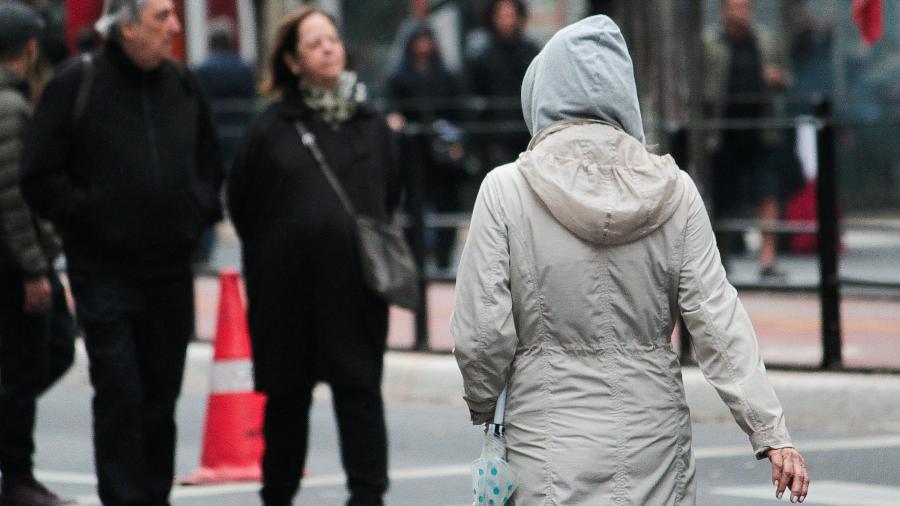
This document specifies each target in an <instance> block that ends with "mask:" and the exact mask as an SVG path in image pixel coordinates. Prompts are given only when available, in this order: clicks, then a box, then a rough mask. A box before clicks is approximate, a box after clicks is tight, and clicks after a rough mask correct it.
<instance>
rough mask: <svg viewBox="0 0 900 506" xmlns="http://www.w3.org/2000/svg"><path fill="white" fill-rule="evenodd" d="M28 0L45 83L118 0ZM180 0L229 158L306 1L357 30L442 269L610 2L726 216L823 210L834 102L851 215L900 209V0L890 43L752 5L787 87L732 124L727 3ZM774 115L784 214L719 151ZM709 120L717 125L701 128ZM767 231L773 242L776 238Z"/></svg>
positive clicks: (669, 130) (806, 6) (836, 16)
mask: <svg viewBox="0 0 900 506" xmlns="http://www.w3.org/2000/svg"><path fill="white" fill-rule="evenodd" d="M29 3H30V4H32V5H33V6H34V7H35V8H37V9H38V10H39V11H40V12H41V13H42V15H43V16H44V17H45V18H46V21H47V22H48V26H49V28H50V29H48V30H46V31H45V35H44V40H43V41H42V43H43V46H44V48H43V51H42V55H43V57H44V59H45V64H44V65H43V66H42V69H43V71H42V72H39V75H37V76H36V80H37V81H40V80H42V79H44V78H46V76H47V75H48V73H49V72H50V69H51V68H52V66H53V65H54V64H56V63H59V62H60V61H62V60H63V59H65V58H67V57H70V56H73V55H77V54H79V53H80V52H84V51H88V50H90V49H92V48H94V47H96V46H97V44H98V43H99V38H98V37H97V36H96V34H95V33H94V32H93V30H92V28H91V27H92V25H93V23H94V21H95V20H96V19H97V17H98V16H99V14H100V11H101V8H102V3H103V2H102V0H68V1H62V0H36V1H31V2H29ZM175 3H176V7H177V8H178V9H179V10H180V13H179V14H180V16H181V17H182V19H183V20H184V30H183V32H182V34H181V35H180V37H179V40H178V41H177V48H176V54H178V55H179V56H180V57H181V58H183V59H184V61H185V62H186V63H187V64H188V65H190V66H191V67H192V68H194V69H196V70H197V73H198V75H199V77H200V79H201V81H202V83H203V84H204V86H205V88H206V90H207V92H208V94H209V95H210V97H211V99H212V101H213V104H214V111H215V115H216V121H217V124H218V130H219V134H220V136H221V138H222V144H223V147H224V154H225V158H226V160H227V159H228V158H230V156H231V154H232V153H233V150H234V148H235V145H236V144H237V142H238V141H239V139H240V137H241V135H242V133H243V131H244V128H245V127H246V125H247V124H248V123H249V122H250V121H251V120H252V118H253V117H254V114H256V113H257V111H259V110H260V109H261V107H262V103H263V99H262V98H260V97H259V96H258V94H257V91H256V90H257V86H256V84H257V82H258V80H259V77H260V76H259V72H258V63H259V62H261V61H262V60H263V55H265V54H266V52H267V49H268V48H267V44H268V41H270V40H271V39H272V37H271V35H272V32H273V30H274V28H275V24H276V22H277V20H278V19H279V18H281V16H282V15H283V14H284V13H286V12H288V11H290V10H291V9H293V8H296V7H297V6H299V5H301V4H302V3H311V4H314V5H316V6H318V7H320V8H323V9H324V10H326V11H328V12H332V13H334V15H335V17H336V18H337V20H338V21H339V23H340V24H341V30H342V33H343V34H344V36H345V37H346V43H347V46H348V51H349V58H350V66H351V68H353V69H354V70H356V71H357V72H358V73H359V75H360V77H361V79H362V80H363V81H364V82H365V83H366V84H367V85H368V86H369V89H370V92H371V96H372V97H373V98H374V99H375V101H376V103H377V104H378V106H379V107H380V108H381V109H382V110H383V111H384V112H385V113H386V114H387V116H388V120H389V124H390V126H391V127H392V128H393V129H394V130H395V131H397V132H398V133H399V134H401V135H400V139H401V142H400V144H399V145H400V150H401V154H402V160H403V161H404V165H405V168H406V171H407V173H408V174H410V175H411V176H410V177H411V180H410V181H411V186H410V188H411V189H416V188H417V189H418V190H415V191H417V192H418V195H419V196H420V197H421V199H420V200H421V201H416V200H417V199H416V198H412V199H408V200H409V201H412V202H408V204H411V205H412V206H413V207H415V208H416V209H415V210H417V209H418V208H421V209H422V210H423V211H424V215H425V216H426V218H425V221H424V223H425V224H426V225H427V226H429V227H428V232H427V233H426V236H425V242H426V245H427V246H428V248H427V249H428V251H429V256H428V272H429V273H430V274H431V276H432V277H437V278H442V277H445V278H450V277H452V275H453V272H452V267H453V265H454V254H455V251H456V244H457V243H458V241H457V235H458V232H457V230H458V229H459V228H462V227H463V226H464V224H465V223H466V216H465V213H466V212H467V211H468V210H470V209H471V204H472V202H473V200H474V196H475V192H476V191H477V188H478V185H479V183H480V181H481V179H482V177H483V176H484V174H485V173H486V172H487V171H489V170H490V169H492V168H494V167H495V166H497V165H500V164H502V163H506V162H509V161H512V160H514V159H515V157H516V156H517V154H518V153H519V152H520V151H522V150H524V149H525V147H526V146H527V142H528V139H529V137H528V135H527V131H526V130H525V126H524V123H523V121H522V118H521V113H520V99H519V86H520V83H521V76H522V74H523V73H524V71H525V68H526V67H527V65H528V63H529V62H530V60H531V58H532V57H533V56H534V55H535V54H536V52H537V50H538V49H539V48H540V46H541V45H542V43H544V42H546V40H547V39H548V38H549V37H550V35H552V34H553V33H554V32H555V31H556V30H557V29H559V28H560V27H562V26H565V25H566V24H568V23H570V22H572V21H574V20H577V19H580V18H582V17H584V16H586V15H589V14H595V13H603V14H607V15H610V16H611V17H612V18H613V19H615V20H616V21H617V22H618V24H619V25H620V26H622V28H623V31H624V33H625V36H626V39H627V40H628V43H629V45H630V47H631V51H632V54H633V58H634V61H635V68H636V74H637V76H636V77H637V84H638V89H639V94H640V96H641V102H642V103H641V106H642V112H643V115H644V118H645V122H646V124H645V130H646V131H647V134H648V139H647V140H648V144H650V145H653V146H658V147H657V150H658V151H659V152H670V153H672V154H673V156H675V158H676V159H677V160H678V161H679V163H680V165H681V166H682V168H684V169H685V170H689V171H691V172H692V174H693V175H694V177H695V179H697V180H698V181H699V182H700V183H701V187H702V188H704V193H706V196H707V199H708V200H710V201H711V202H712V205H713V206H714V208H716V209H718V210H719V212H716V213H714V215H715V216H716V217H719V218H741V217H744V218H768V219H771V218H779V217H780V218H784V217H785V216H786V215H787V216H788V217H790V216H791V215H790V213H793V216H794V217H797V218H799V219H803V218H814V217H815V216H814V215H813V216H809V215H808V213H807V214H806V215H804V214H803V212H802V211H800V210H798V209H800V208H801V207H802V204H803V202H802V198H801V196H800V194H801V193H802V192H803V190H804V188H805V187H806V186H807V182H808V181H809V180H812V179H814V175H815V170H816V168H815V157H814V156H811V152H810V150H814V147H812V148H811V147H809V146H808V145H807V146H806V147H805V148H804V144H803V141H802V137H803V135H802V134H801V135H799V136H798V135H797V133H796V132H798V131H802V129H801V130H797V128H796V127H797V124H798V122H797V120H796V118H798V117H801V116H803V115H811V114H814V113H815V111H816V105H817V104H819V103H820V102H821V101H822V100H823V99H829V100H830V101H831V102H832V103H833V104H834V117H835V118H840V121H841V122H843V124H844V126H845V128H842V129H841V132H840V135H839V138H838V139H837V141H838V144H837V146H838V148H837V152H838V159H837V160H835V162H836V164H837V168H838V171H837V172H838V175H839V187H840V189H841V205H842V211H843V212H844V213H846V214H847V215H850V216H856V215H863V216H883V215H890V214H892V211H894V210H896V209H898V208H900V143H896V142H894V140H895V139H896V138H897V133H898V126H897V125H896V121H892V120H893V119H894V118H896V116H897V114H898V112H900V30H898V26H900V23H898V22H897V21H898V18H900V1H895V0H884V2H883V3H882V9H881V12H880V14H879V17H880V19H879V20H878V22H879V23H880V26H881V27H882V30H883V34H882V35H881V36H880V37H879V38H878V39H877V43H874V44H873V43H872V42H875V41H874V40H869V41H867V40H866V38H865V37H862V36H861V35H860V31H859V26H862V25H860V22H861V20H859V19H857V22H856V24H854V16H853V12H854V9H858V8H859V5H857V4H865V3H866V2H853V1H852V0H756V1H754V2H752V4H751V3H750V2H747V4H748V5H750V6H751V7H750V8H751V10H752V12H751V16H752V19H751V20H750V21H751V22H752V24H753V26H754V27H755V29H756V28H758V29H759V30H762V31H764V32H765V33H767V34H768V35H769V36H771V39H772V41H773V42H774V44H775V45H776V47H778V48H779V52H780V53H779V54H780V56H781V59H780V60H779V62H780V63H779V64H780V67H781V68H780V71H782V72H783V73H784V74H783V76H782V77H783V79H781V80H780V83H779V86H778V87H777V88H778V89H777V94H775V95H772V94H768V93H763V91H760V90H757V92H756V95H754V91H753V90H752V89H751V90H749V92H748V93H746V100H747V101H748V103H751V104H752V103H756V104H763V103H765V104H766V105H767V107H766V109H765V112H764V113H759V114H757V115H756V117H755V118H754V119H756V120H759V121H756V122H751V123H750V124H747V125H745V126H738V127H735V126H734V125H733V124H729V122H728V121H727V120H729V119H733V115H732V114H730V113H728V114H724V115H723V114H719V115H718V117H716V114H714V113H713V111H712V110H711V109H712V108H713V107H712V106H711V104H710V96H709V95H710V94H709V92H708V90H706V91H704V88H709V82H710V79H711V77H710V76H711V72H712V73H714V72H715V71H716V70H715V68H714V66H715V61H712V62H711V61H710V60H709V54H708V53H709V40H708V39H709V34H710V33H715V30H716V29H717V27H721V26H722V25H723V24H724V21H723V20H724V16H723V14H724V13H723V12H722V11H723V5H725V3H723V2H722V1H721V0H644V1H640V2H635V1H626V0H560V1H553V0H523V1H518V0H517V1H512V0H503V1H496V0H466V1H462V0H367V1H366V2H351V1H342V0H319V1H317V2H316V1H314V2H300V1H298V0H269V1H265V2H263V1H259V0H198V1H191V2H186V1H177V2H175ZM704 34H706V35H705V36H706V37H707V41H706V42H704ZM751 88H752V86H751ZM691 90H695V91H696V92H695V93H693V94H692V93H691ZM732 91H734V90H732ZM745 91H747V90H745ZM732 98H733V97H732ZM752 107H753V106H752V105H751V109H752ZM750 116H751V117H752V116H754V113H752V112H751V113H750ZM717 120H718V121H717ZM722 120H725V121H722ZM766 122H769V123H766ZM766 125H768V126H769V127H770V128H771V129H777V130H779V131H780V132H779V133H780V134H781V135H780V138H781V140H780V144H779V149H777V150H774V151H773V152H774V154H773V155H772V157H771V158H769V159H768V160H767V161H766V162H765V163H766V165H767V166H769V167H773V168H774V176H773V177H774V178H775V179H777V181H775V182H774V183H773V182H771V181H768V179H771V178H769V177H768V176H772V174H767V175H765V177H762V178H756V177H755V176H754V178H755V179H754V183H757V184H761V185H762V187H764V188H766V187H769V186H773V185H774V188H775V189H777V191H767V192H766V193H771V194H773V195H772V196H773V197H774V198H775V200H776V201H777V202H775V203H774V204H775V206H774V207H769V208H768V210H766V208H765V206H764V205H763V204H765V202H763V200H760V199H756V200H757V202H754V201H753V199H752V198H749V201H748V202H738V204H742V205H734V204H735V203H734V202H732V198H731V197H729V196H728V193H729V192H731V193H733V194H739V195H742V198H741V199H739V200H741V201H743V200H748V199H745V198H743V196H747V195H749V196H751V197H752V196H753V194H755V193H759V192H756V191H754V190H753V189H752V188H751V189H750V190H749V191H747V189H746V188H743V187H730V188H729V187H728V185H726V188H725V189H724V190H722V188H721V186H722V185H721V184H718V183H717V182H716V177H715V172H716V165H717V164H719V163H720V162H721V161H720V160H717V159H716V157H715V156H714V155H715V153H714V151H715V149H710V147H709V145H708V144H709V139H710V137H711V136H713V135H714V132H716V131H727V130H729V129H734V128H737V130H739V131H741V130H742V131H745V132H746V131H763V130H764V128H763V127H764V126H766ZM699 130H703V132H705V133H704V135H702V136H701V135H690V132H697V131H699ZM798 146H799V148H798ZM760 181H762V182H761V183H760ZM770 183H771V184H770ZM722 191H724V192H725V194H726V196H724V197H723V196H722ZM717 193H718V195H717ZM792 199H794V200H793V202H792ZM798 199H800V200H798ZM715 200H718V202H715ZM761 203H762V204H761ZM757 205H759V206H760V207H756V206H757ZM792 206H793V207H792ZM798 206H799V207H798ZM415 210H414V211H415ZM460 213H462V214H460ZM773 213H774V215H773ZM765 243H766V241H765V238H764V239H763V241H762V246H761V247H762V249H763V250H764V249H765ZM726 244H727V248H728V250H730V251H733V252H739V251H741V250H743V249H745V248H746V245H745V244H744V241H742V240H737V241H728V242H727V243H726ZM207 245H208V247H207V248H206V250H205V251H204V252H201V253H200V259H201V260H202V259H203V257H206V256H208V254H209V252H210V251H211V248H212V245H213V238H212V237H211V236H210V238H209V241H208V242H207ZM754 247H759V246H754ZM778 247H779V248H780V251H785V250H788V249H790V248H791V247H793V248H795V250H797V251H798V252H799V251H800V250H802V248H803V246H802V245H798V244H794V245H793V246H792V245H791V244H790V243H789V240H788V239H787V238H785V239H783V240H781V241H780V243H779V244H778ZM763 255H766V253H765V252H763ZM769 263H772V262H769V261H768V260H766V259H761V261H760V267H761V268H762V271H761V272H760V274H761V276H764V275H766V274H773V275H775V276H778V275H780V273H779V272H777V271H775V272H765V268H766V267H767V266H768V265H767V264H769Z"/></svg>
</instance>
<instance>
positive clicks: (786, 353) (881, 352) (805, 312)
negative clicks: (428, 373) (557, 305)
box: [196, 278, 900, 369]
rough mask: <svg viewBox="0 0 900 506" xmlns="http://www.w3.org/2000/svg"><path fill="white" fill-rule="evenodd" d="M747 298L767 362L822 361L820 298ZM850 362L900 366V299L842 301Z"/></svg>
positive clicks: (409, 328)
mask: <svg viewBox="0 0 900 506" xmlns="http://www.w3.org/2000/svg"><path fill="white" fill-rule="evenodd" d="M196 287H197V335H198V336H199V337H200V338H201V339H210V338H211V337H212V334H213V332H214V331H215V318H216V305H217V303H218V280H216V279H214V278H198V280H197V284H196ZM741 300H743V302H744V306H745V307H746V308H747V312H748V313H749V314H750V318H751V319H752V320H753V323H754V325H755V327H756V332H757V335H758V338H759V342H760V348H761V349H762V352H763V357H764V359H765V361H766V363H769V364H785V365H816V364H818V363H819V361H820V360H821V355H822V350H821V337H820V321H819V302H818V298H817V297H816V296H815V295H797V294H772V293H758V292H752V293H744V294H742V295H741ZM428 303H429V332H430V345H431V348H432V349H433V350H436V351H448V350H450V349H451V348H452V347H453V340H452V338H451V336H450V331H449V325H448V323H449V321H450V314H451V311H452V307H453V285H452V284H432V285H431V286H430V287H429V289H428ZM841 314H842V328H843V352H844V364H845V365H846V366H847V367H862V368H871V367H889V368H896V369H900V302H897V301H887V300H862V299H849V300H844V301H843V302H842V304H841ZM413 340H414V328H413V316H412V313H410V312H409V311H405V310H402V309H396V308H394V309H391V323H390V331H389V344H390V346H391V347H392V348H408V347H410V346H412V343H413Z"/></svg>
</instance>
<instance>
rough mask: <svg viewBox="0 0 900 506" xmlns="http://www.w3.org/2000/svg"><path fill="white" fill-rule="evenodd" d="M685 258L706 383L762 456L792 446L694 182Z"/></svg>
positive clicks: (692, 324)
mask: <svg viewBox="0 0 900 506" xmlns="http://www.w3.org/2000/svg"><path fill="white" fill-rule="evenodd" d="M689 193H690V197H689V199H690V204H689V214H688V219H687V226H686V228H685V232H684V234H685V235H684V248H685V249H684V257H683V260H682V265H681V276H680V281H679V287H678V298H679V304H680V306H681V315H682V318H684V322H685V323H686V324H687V328H688V330H689V331H690V333H691V337H692V342H693V345H694V352H695V353H696V355H697V359H698V360H699V362H700V369H701V371H702V372H703V375H704V377H705V378H706V380H707V381H709V383H710V384H711V385H712V386H713V387H714V388H715V389H716V391H717V392H718V393H719V397H721V398H722V400H723V401H724V402H725V404H726V405H727V406H728V408H729V409H730V410H731V413H732V415H733V416H734V419H735V421H736V422H737V423H738V425H740V427H741V429H743V431H744V432H745V433H747V435H748V436H750V443H751V445H752V446H753V451H754V453H755V454H756V456H757V458H763V457H765V453H766V451H767V450H769V449H773V448H785V447H791V446H793V444H792V443H791V438H790V435H789V434H788V431H787V427H786V426H785V421H784V412H783V410H782V407H781V402H780V401H779V400H778V397H777V396H776V395H775V391H774V390H773V389H772V386H771V385H770V384H769V380H768V378H767V376H766V368H765V365H764V364H763V361H762V356H761V354H760V351H759V346H758V344H757V342H756V333H755V332H754V330H753V325H752V324H751V323H750V318H749V316H748V315H747V312H746V311H745V310H744V306H743V304H741V301H740V300H739V299H738V297H737V291H736V290H735V289H734V287H733V286H731V284H730V283H729V282H728V280H727V279H726V278H725V269H724V268H723V267H722V261H721V259H720V258H719V252H718V250H717V249H716V243H715V239H714V236H713V231H712V226H711V225H710V221H709V217H708V216H707V214H706V208H705V207H704V206H703V200H702V199H701V198H700V195H699V193H698V192H697V189H696V187H694V186H693V183H691V184H690V189H689Z"/></svg>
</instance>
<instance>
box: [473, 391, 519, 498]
mask: <svg viewBox="0 0 900 506" xmlns="http://www.w3.org/2000/svg"><path fill="white" fill-rule="evenodd" d="M505 409H506V388H504V389H503V392H501V393H500V397H499V398H498V399H497V409H496V410H495V411H494V423H492V424H489V425H488V427H487V431H486V432H485V434H484V446H483V447H482V448H481V456H480V457H479V458H478V459H477V460H475V461H473V462H472V506H503V505H504V504H506V502H507V501H509V498H510V497H511V496H512V494H513V492H515V490H516V477H515V476H514V475H513V472H512V469H510V467H509V463H508V462H506V436H505V435H504V428H503V415H504V411H505Z"/></svg>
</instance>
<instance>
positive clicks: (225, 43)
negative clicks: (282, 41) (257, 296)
mask: <svg viewBox="0 0 900 506" xmlns="http://www.w3.org/2000/svg"><path fill="white" fill-rule="evenodd" d="M210 25H211V26H210V34H209V50H210V54H209V56H208V57H207V58H206V59H205V60H203V62H202V63H200V65H198V66H197V68H196V70H195V72H196V74H197V78H198V79H199V81H200V84H201V85H202V86H203V89H204V91H205V92H206V94H207V97H208V98H209V99H210V102H211V104H212V111H213V119H214V121H215V124H216V131H217V132H218V134H219V144H220V146H221V147H222V158H223V159H224V162H225V166H226V167H228V166H230V165H231V162H232V160H233V158H234V152H235V150H236V149H237V144H238V141H239V140H240V138H241V136H242V135H243V134H244V131H245V130H246V129H247V126H249V124H250V120H251V118H252V117H253V114H254V113H255V112H256V78H255V76H254V72H253V67H251V66H250V65H249V64H247V63H246V62H244V61H243V60H242V59H241V57H240V55H238V54H237V53H236V52H235V50H234V25H233V23H232V22H231V20H230V19H228V18H223V19H216V20H213V21H212V22H211V23H210ZM215 245H216V231H215V227H210V228H209V229H207V230H206V232H204V234H203V241H202V242H201V244H200V247H199V248H198V249H197V253H196V255H195V256H194V261H195V262H200V263H203V262H208V261H209V259H210V257H211V256H212V253H213V249H214V248H215Z"/></svg>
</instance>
